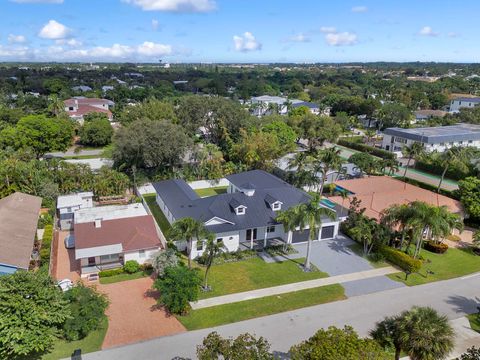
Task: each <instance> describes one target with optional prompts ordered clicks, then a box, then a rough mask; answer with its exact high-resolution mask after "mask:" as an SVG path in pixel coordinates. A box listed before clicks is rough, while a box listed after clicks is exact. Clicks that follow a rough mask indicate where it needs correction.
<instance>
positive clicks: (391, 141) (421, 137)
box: [382, 124, 480, 152]
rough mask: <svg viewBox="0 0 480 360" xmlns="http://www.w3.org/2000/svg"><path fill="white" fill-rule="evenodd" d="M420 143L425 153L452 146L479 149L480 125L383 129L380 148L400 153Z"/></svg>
mask: <svg viewBox="0 0 480 360" xmlns="http://www.w3.org/2000/svg"><path fill="white" fill-rule="evenodd" d="M415 142H419V143H422V144H423V146H424V148H425V151H427V152H431V151H438V152H443V151H445V150H446V149H448V148H451V147H453V146H456V147H466V146H473V147H477V148H478V147H480V125H474V124H456V125H450V126H438V127H426V128H411V129H403V128H388V129H385V131H384V135H383V141H382V148H383V149H385V150H387V151H391V152H401V151H402V149H403V147H405V146H408V147H409V146H411V145H412V144H413V143H415Z"/></svg>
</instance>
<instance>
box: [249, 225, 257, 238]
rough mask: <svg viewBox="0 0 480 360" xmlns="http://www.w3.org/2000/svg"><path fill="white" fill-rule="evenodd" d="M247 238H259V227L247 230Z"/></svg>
mask: <svg viewBox="0 0 480 360" xmlns="http://www.w3.org/2000/svg"><path fill="white" fill-rule="evenodd" d="M247 240H248V241H251V240H257V229H256V228H255V229H248V230H247Z"/></svg>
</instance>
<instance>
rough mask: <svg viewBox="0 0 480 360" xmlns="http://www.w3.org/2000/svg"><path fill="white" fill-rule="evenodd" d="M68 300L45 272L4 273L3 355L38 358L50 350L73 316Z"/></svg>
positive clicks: (0, 310)
mask: <svg viewBox="0 0 480 360" xmlns="http://www.w3.org/2000/svg"><path fill="white" fill-rule="evenodd" d="M70 312H71V310H70V308H69V306H68V301H67V300H65V299H64V297H63V294H62V291H61V290H60V288H58V287H57V286H56V285H55V284H54V282H53V280H52V279H51V278H50V277H49V276H48V275H47V274H46V273H45V272H42V271H39V272H29V271H17V272H16V273H14V274H12V275H4V276H0V357H1V358H3V359H17V358H22V357H27V356H29V357H35V356H38V355H40V354H42V353H44V352H47V351H48V350H50V348H51V347H52V346H53V344H54V342H55V341H56V339H57V338H58V337H60V336H61V328H62V325H63V323H64V322H65V320H67V319H68V318H69V317H70Z"/></svg>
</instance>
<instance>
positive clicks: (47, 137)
mask: <svg viewBox="0 0 480 360" xmlns="http://www.w3.org/2000/svg"><path fill="white" fill-rule="evenodd" d="M72 138H73V126H72V122H71V121H70V120H66V119H62V118H55V119H50V118H47V117H46V116H45V115H29V116H26V117H24V118H21V119H20V121H19V122H18V123H17V124H16V126H15V127H7V128H5V129H4V130H2V131H1V132H0V146H1V147H3V148H7V147H13V148H14V149H15V150H18V149H28V148H30V149H32V151H33V152H34V153H35V155H36V157H37V158H40V157H42V156H43V155H44V154H45V153H47V152H49V151H65V150H66V149H67V148H68V147H69V146H70V145H71V143H72Z"/></svg>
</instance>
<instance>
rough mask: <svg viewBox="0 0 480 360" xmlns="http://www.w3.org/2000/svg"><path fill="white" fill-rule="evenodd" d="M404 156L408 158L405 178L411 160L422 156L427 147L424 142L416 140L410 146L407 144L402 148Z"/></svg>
mask: <svg viewBox="0 0 480 360" xmlns="http://www.w3.org/2000/svg"><path fill="white" fill-rule="evenodd" d="M402 153H403V156H405V157H406V158H408V161H407V165H406V166H405V172H404V173H403V179H405V178H406V177H407V171H408V167H409V166H410V162H411V161H412V160H413V159H417V158H418V157H420V156H422V155H423V154H424V153H425V149H424V148H423V145H422V143H419V142H414V143H413V144H412V145H410V146H405V147H404V148H403V149H402Z"/></svg>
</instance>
